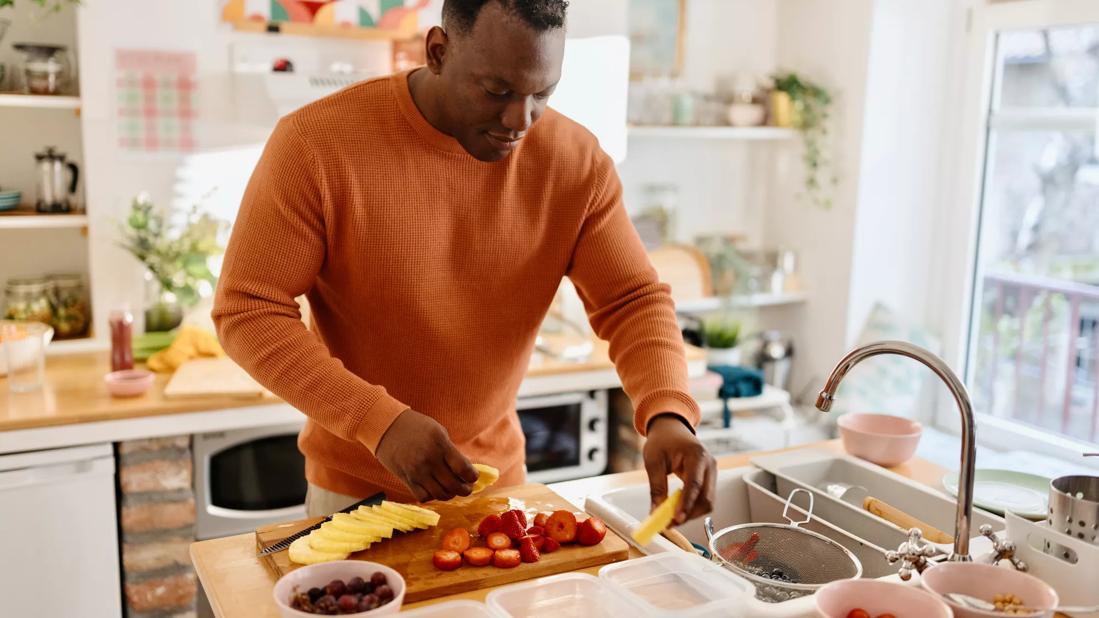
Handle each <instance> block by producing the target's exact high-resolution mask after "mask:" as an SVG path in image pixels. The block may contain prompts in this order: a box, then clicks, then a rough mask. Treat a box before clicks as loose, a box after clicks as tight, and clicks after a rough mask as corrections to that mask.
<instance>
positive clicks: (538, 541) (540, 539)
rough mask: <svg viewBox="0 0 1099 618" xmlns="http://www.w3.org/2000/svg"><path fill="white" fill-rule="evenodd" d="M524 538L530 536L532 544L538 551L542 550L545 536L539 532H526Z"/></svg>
mask: <svg viewBox="0 0 1099 618" xmlns="http://www.w3.org/2000/svg"><path fill="white" fill-rule="evenodd" d="M524 538H530V539H533V540H534V546H535V547H537V548H538V551H541V550H542V546H543V545H545V543H546V537H544V536H542V535H541V534H528V535H527V536H526V537H524Z"/></svg>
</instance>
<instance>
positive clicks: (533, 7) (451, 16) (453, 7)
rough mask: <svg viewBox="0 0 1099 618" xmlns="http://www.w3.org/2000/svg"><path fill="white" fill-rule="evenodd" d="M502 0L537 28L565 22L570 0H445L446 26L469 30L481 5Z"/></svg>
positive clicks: (444, 21)
mask: <svg viewBox="0 0 1099 618" xmlns="http://www.w3.org/2000/svg"><path fill="white" fill-rule="evenodd" d="M489 2H498V3H500V5H501V6H503V7H504V9H506V10H507V11H508V12H509V13H511V14H512V15H514V16H516V17H518V18H519V19H521V20H523V23H525V24H527V25H528V26H530V27H531V28H534V29H535V30H539V31H544V30H554V29H557V28H563V27H564V26H565V11H566V10H567V9H568V8H569V3H568V0H444V2H443V27H444V28H446V29H447V30H454V31H457V32H460V33H464V32H469V31H470V30H471V29H472V28H473V24H474V23H475V22H476V21H477V15H478V14H479V13H480V12H481V8H482V7H484V6H485V5H486V4H488V3H489Z"/></svg>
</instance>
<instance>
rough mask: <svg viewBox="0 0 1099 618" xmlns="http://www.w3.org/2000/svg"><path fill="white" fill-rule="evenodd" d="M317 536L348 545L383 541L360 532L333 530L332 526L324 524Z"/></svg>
mask: <svg viewBox="0 0 1099 618" xmlns="http://www.w3.org/2000/svg"><path fill="white" fill-rule="evenodd" d="M317 534H318V535H319V536H322V537H324V538H326V539H328V540H330V541H344V542H347V543H366V544H367V545H370V544H371V543H377V542H378V541H380V540H382V539H381V537H377V536H372V535H369V534H362V533H359V532H348V531H346V530H340V529H339V528H333V527H332V524H324V525H322V526H321V527H320V528H319V529H318V530H317Z"/></svg>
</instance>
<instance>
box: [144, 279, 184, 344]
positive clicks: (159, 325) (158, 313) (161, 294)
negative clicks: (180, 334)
mask: <svg viewBox="0 0 1099 618" xmlns="http://www.w3.org/2000/svg"><path fill="white" fill-rule="evenodd" d="M182 323H183V306H182V305H180V304H179V299H177V298H176V295H175V294H174V293H173V292H172V291H171V290H166V289H164V287H163V286H161V285H160V282H158V281H157V280H156V277H154V276H152V274H151V273H148V272H146V273H145V332H147V333H155V332H163V331H169V330H172V329H173V328H175V327H177V326H179V325H180V324H182Z"/></svg>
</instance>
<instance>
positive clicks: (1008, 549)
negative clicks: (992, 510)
mask: <svg viewBox="0 0 1099 618" xmlns="http://www.w3.org/2000/svg"><path fill="white" fill-rule="evenodd" d="M978 530H979V531H980V533H981V536H984V537H987V538H988V540H990V541H992V552H993V554H992V563H991V564H993V565H996V564H999V563H1000V561H1001V560H1008V561H1010V562H1011V565H1012V566H1014V567H1015V570H1016V571H1022V572H1024V573H1025V572H1026V571H1027V569H1029V568H1030V567H1028V566H1027V563H1025V562H1023V561H1022V560H1020V559H1019V558H1016V557H1015V550H1016V547H1015V543H1014V542H1013V541H1003V540H1000V537H999V536H997V535H996V533H995V532H993V531H992V526H991V525H989V524H983V525H982V526H981V527H980V528H978Z"/></svg>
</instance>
